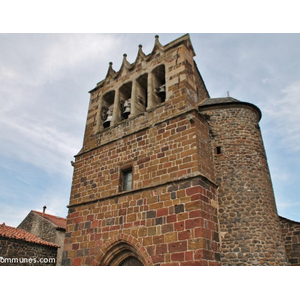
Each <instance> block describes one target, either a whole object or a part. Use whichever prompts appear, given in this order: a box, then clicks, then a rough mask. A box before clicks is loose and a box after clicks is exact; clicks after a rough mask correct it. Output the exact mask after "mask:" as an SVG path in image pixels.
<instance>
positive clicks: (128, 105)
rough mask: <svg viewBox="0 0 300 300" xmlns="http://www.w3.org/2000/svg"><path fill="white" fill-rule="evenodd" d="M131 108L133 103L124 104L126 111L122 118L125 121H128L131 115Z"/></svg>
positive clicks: (126, 102)
mask: <svg viewBox="0 0 300 300" xmlns="http://www.w3.org/2000/svg"><path fill="white" fill-rule="evenodd" d="M130 106H131V103H130V102H129V101H127V100H126V101H125V103H124V111H123V113H122V116H123V118H124V119H127V118H128V116H129V115H130V112H131V109H130Z"/></svg>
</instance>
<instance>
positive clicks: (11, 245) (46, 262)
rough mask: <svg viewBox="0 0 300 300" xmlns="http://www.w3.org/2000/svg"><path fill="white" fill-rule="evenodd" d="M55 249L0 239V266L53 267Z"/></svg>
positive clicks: (55, 254)
mask: <svg viewBox="0 0 300 300" xmlns="http://www.w3.org/2000/svg"><path fill="white" fill-rule="evenodd" d="M56 256H57V248H56V247H49V246H44V245H38V244H34V243H29V242H25V241H22V240H15V239H8V238H3V237H0V257H1V258H0V265H1V266H13V265H14V266H55V265H56Z"/></svg>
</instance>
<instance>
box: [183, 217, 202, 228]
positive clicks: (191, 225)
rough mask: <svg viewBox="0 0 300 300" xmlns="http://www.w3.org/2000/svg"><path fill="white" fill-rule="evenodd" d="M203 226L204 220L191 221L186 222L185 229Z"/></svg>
mask: <svg viewBox="0 0 300 300" xmlns="http://www.w3.org/2000/svg"><path fill="white" fill-rule="evenodd" d="M199 226H202V218H195V219H189V220H186V221H185V229H191V228H195V227H199Z"/></svg>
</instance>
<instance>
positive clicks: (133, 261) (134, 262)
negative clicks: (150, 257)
mask: <svg viewBox="0 0 300 300" xmlns="http://www.w3.org/2000/svg"><path fill="white" fill-rule="evenodd" d="M119 266H143V263H142V262H141V261H140V260H139V259H138V258H136V257H133V256H129V257H127V258H125V259H124V260H123V261H122V262H121V263H120V264H119Z"/></svg>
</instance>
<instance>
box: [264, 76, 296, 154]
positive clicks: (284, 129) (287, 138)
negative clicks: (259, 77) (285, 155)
mask: <svg viewBox="0 0 300 300" xmlns="http://www.w3.org/2000/svg"><path fill="white" fill-rule="evenodd" d="M273 97H274V96H273ZM262 110H263V112H264V118H265V122H266V124H267V126H268V127H269V129H268V134H271V135H272V136H273V138H274V139H276V140H277V145H278V147H283V148H284V149H285V150H286V151H287V152H293V153H295V152H299V151H300V122H299V115H300V80H296V81H294V82H292V83H290V84H289V85H288V86H286V87H285V88H284V89H282V90H281V93H278V98H277V99H275V98H269V99H268V101H267V102H264V103H262Z"/></svg>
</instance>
